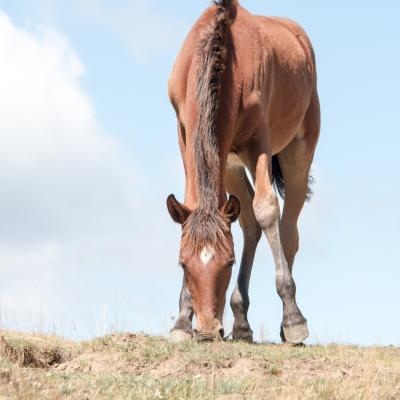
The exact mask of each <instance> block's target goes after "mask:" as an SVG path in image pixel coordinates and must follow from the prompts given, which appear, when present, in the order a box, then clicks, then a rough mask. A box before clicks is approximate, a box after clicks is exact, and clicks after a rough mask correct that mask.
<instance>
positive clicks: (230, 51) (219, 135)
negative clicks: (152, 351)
mask: <svg viewBox="0 0 400 400" xmlns="http://www.w3.org/2000/svg"><path fill="white" fill-rule="evenodd" d="M168 92H169V98H170V101H171V103H172V106H173V108H174V110H175V113H176V116H177V122H178V143H179V147H180V152H181V155H182V160H183V167H184V172H185V198H184V202H183V203H180V202H179V201H178V200H177V199H176V198H175V196H174V195H170V196H169V197H168V199H167V208H168V211H169V214H170V216H171V217H172V219H173V220H174V221H175V222H177V223H179V224H180V225H181V228H182V236H181V242H180V253H179V264H180V265H181V267H182V268H183V284H182V290H181V294H180V299H179V317H178V318H177V320H176V323H175V325H174V327H173V329H172V330H171V332H170V339H171V340H172V341H174V342H176V341H183V340H188V339H193V338H195V339H197V340H199V341H210V340H219V339H221V338H223V336H224V329H223V326H222V318H223V312H224V308H225V301H226V292H227V288H228V285H229V282H230V279H231V275H232V266H233V264H234V262H235V254H234V243H233V238H232V233H231V225H232V223H234V222H235V221H236V220H237V219H239V223H240V227H241V229H242V231H243V239H244V247H243V254H242V257H241V263H240V270H239V274H238V278H237V283H236V286H235V289H234V291H233V294H232V296H231V299H230V305H231V308H232V311H233V314H234V324H233V330H232V338H233V339H234V340H245V341H249V342H252V341H253V331H252V329H251V327H250V324H249V321H248V317H247V312H248V309H249V304H250V301H249V295H248V289H249V280H250V275H251V270H252V265H253V260H254V255H255V251H256V248H257V245H258V242H259V240H260V238H261V236H262V233H264V234H265V236H266V238H267V241H268V243H269V246H270V248H271V251H272V255H273V259H274V263H275V270H276V273H275V277H276V279H275V280H276V289H277V292H278V294H279V296H280V298H281V300H282V304H283V319H282V323H281V328H280V336H281V339H282V341H284V342H285V341H286V342H288V343H292V344H299V343H302V342H303V341H304V340H305V339H306V338H307V337H308V335H309V332H308V327H307V320H306V319H305V317H304V316H303V314H302V312H301V311H300V309H299V307H298V305H297V302H296V285H295V282H294V280H293V275H292V268H293V263H294V259H295V255H296V253H297V251H298V248H299V234H298V228H297V222H298V218H299V215H300V213H301V210H302V208H303V205H304V203H305V201H306V200H307V199H308V198H309V197H310V195H311V190H310V189H309V182H310V179H311V177H310V175H309V172H310V168H311V164H312V160H313V156H314V152H315V148H316V145H317V142H318V138H319V133H320V105H319V99H318V93H317V73H316V63H315V55H314V51H313V48H312V45H311V42H310V40H309V38H308V36H307V34H306V33H305V32H304V30H303V29H302V28H301V27H300V26H299V25H298V24H297V23H295V22H293V21H291V20H289V19H284V18H277V17H263V16H255V15H252V14H251V13H249V12H248V11H247V10H245V9H244V8H243V7H242V6H241V5H240V4H239V2H238V1H236V0H217V1H214V3H213V4H212V5H211V6H210V7H209V8H208V9H206V10H205V11H204V13H203V14H202V15H201V16H200V18H199V19H198V21H197V22H196V23H195V25H194V26H193V28H192V30H191V31H190V33H189V34H188V36H187V38H186V40H185V41H184V44H183V47H182V49H181V51H180V53H179V55H178V57H177V59H176V62H175V65H174V67H173V70H172V73H171V76H170V79H169V82H168ZM246 170H247V171H248V172H249V175H250V176H251V180H252V181H253V184H252V183H251V182H250V181H249V178H248V175H247V172H246ZM228 194H229V197H228ZM278 195H280V196H282V198H283V199H284V204H283V211H282V215H281V211H280V205H279V201H278ZM193 315H195V316H196V321H197V324H196V329H193V327H192V319H193Z"/></svg>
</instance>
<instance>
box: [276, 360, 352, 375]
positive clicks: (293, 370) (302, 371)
mask: <svg viewBox="0 0 400 400" xmlns="http://www.w3.org/2000/svg"><path fill="white" fill-rule="evenodd" d="M282 373H283V375H285V376H287V377H289V378H292V379H315V378H316V377H319V378H323V379H336V378H343V377H345V376H348V375H350V374H351V373H352V366H351V365H347V364H346V363H345V362H344V361H343V360H342V361H335V360H334V359H333V358H332V357H318V358H314V359H307V360H296V359H291V360H285V361H284V363H283V368H282Z"/></svg>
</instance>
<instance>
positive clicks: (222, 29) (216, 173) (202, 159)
mask: <svg viewBox="0 0 400 400" xmlns="http://www.w3.org/2000/svg"><path fill="white" fill-rule="evenodd" d="M214 3H215V4H216V6H217V11H216V14H215V20H214V21H213V23H212V24H211V25H210V27H209V28H208V30H207V31H206V32H205V35H204V37H203V38H202V40H201V41H200V44H199V49H198V57H199V70H198V80H197V103H198V109H199V113H198V114H199V115H198V122H197V130H196V133H195V164H196V183H197V193H198V208H197V209H196V210H195V211H194V212H193V213H192V214H191V216H190V217H189V219H188V220H187V222H186V224H185V225H186V226H185V232H187V234H188V235H189V237H190V239H191V242H192V245H194V247H195V248H196V249H197V250H198V249H199V248H201V247H203V246H208V245H211V246H220V245H223V242H224V237H226V235H227V233H228V232H229V224H228V221H227V218H226V217H225V216H224V215H223V214H222V213H221V212H220V211H219V210H218V200H219V190H220V185H221V165H220V163H221V160H220V155H219V150H218V135H217V118H218V112H219V109H220V98H221V87H222V81H223V75H224V71H225V65H226V60H227V54H228V49H227V45H226V34H227V30H228V29H229V25H230V23H231V7H232V6H234V5H235V4H237V1H236V0H220V1H215V2H214Z"/></svg>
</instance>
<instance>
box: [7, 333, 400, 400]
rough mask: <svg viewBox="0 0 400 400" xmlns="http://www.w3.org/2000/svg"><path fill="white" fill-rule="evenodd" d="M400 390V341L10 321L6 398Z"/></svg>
mask: <svg viewBox="0 0 400 400" xmlns="http://www.w3.org/2000/svg"><path fill="white" fill-rule="evenodd" d="M8 398H18V399H22V400H25V399H26V400H28V399H29V400H30V399H80V400H81V399H100V400H103V399H140V400H145V399H174V400H175V399H176V400H178V399H235V400H236V399H291V400H296V399H299V400H300V399H301V400H308V399H318V400H320V399H329V400H332V399H340V400H342V399H363V400H364V399H392V400H395V399H400V348H396V347H373V348H361V347H356V346H339V345H329V346H302V347H292V346H288V345H281V344H279V345H276V344H268V343H266V344H252V345H250V344H247V343H235V342H221V343H201V344H199V343H194V342H193V343H192V342H191V343H183V344H171V343H169V342H168V341H167V340H166V339H165V338H160V337H151V336H146V335H135V334H114V335H110V336H106V337H103V338H99V339H95V340H92V341H88V342H71V341H68V340H64V339H62V338H59V337H55V336H45V335H29V334H22V333H16V332H10V331H0V399H8Z"/></svg>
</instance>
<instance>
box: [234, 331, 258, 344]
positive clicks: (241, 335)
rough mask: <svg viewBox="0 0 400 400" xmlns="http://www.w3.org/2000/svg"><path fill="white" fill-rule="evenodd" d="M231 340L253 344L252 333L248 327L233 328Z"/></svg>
mask: <svg viewBox="0 0 400 400" xmlns="http://www.w3.org/2000/svg"><path fill="white" fill-rule="evenodd" d="M232 339H233V340H240V341H242V342H248V343H253V331H252V330H251V329H250V327H241V328H235V327H234V328H233V331H232Z"/></svg>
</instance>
